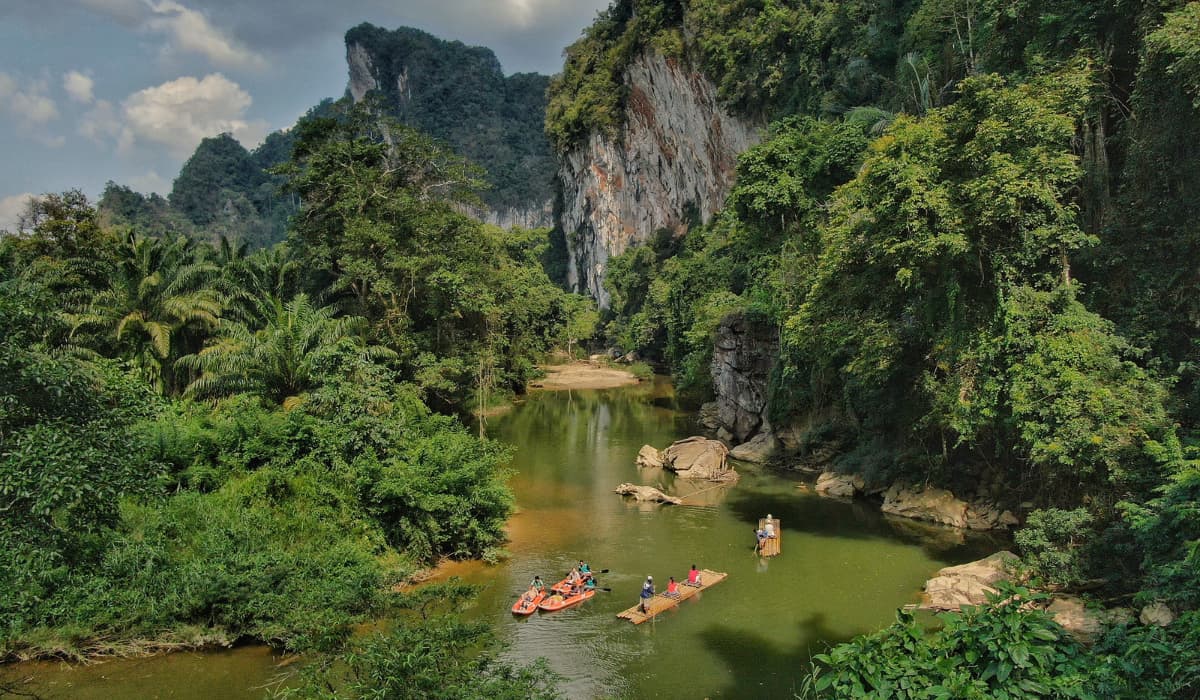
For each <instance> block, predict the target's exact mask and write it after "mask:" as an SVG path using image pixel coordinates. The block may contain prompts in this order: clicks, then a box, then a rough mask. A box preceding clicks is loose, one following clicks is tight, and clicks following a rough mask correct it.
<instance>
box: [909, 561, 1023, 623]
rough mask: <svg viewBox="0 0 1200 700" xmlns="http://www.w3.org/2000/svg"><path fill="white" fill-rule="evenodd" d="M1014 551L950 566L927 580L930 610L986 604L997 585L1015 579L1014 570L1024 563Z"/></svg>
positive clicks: (924, 603) (927, 606) (924, 605)
mask: <svg viewBox="0 0 1200 700" xmlns="http://www.w3.org/2000/svg"><path fill="white" fill-rule="evenodd" d="M1020 561H1021V560H1020V559H1018V558H1017V555H1015V554H1013V553H1012V552H1007V551H1000V552H996V553H995V554H993V555H991V556H990V557H986V558H984V559H980V560H978V561H973V562H968V563H966V564H960V565H959V566H947V567H946V568H944V569H941V570H939V571H938V572H937V575H936V576H934V577H933V578H931V579H929V580H928V581H926V582H925V601H924V602H923V603H921V607H923V608H926V609H929V610H958V609H959V608H961V607H962V606H964V605H982V604H983V603H986V602H987V596H988V594H990V593H995V592H996V588H995V584H997V583H998V582H1000V581H1011V580H1012V570H1013V569H1014V567H1015V566H1016V565H1017V564H1018V563H1020Z"/></svg>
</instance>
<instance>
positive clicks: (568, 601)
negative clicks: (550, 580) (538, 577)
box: [538, 588, 596, 612]
mask: <svg viewBox="0 0 1200 700" xmlns="http://www.w3.org/2000/svg"><path fill="white" fill-rule="evenodd" d="M594 595H596V589H594V588H585V589H583V591H581V592H579V593H576V594H575V595H569V596H564V595H563V594H561V593H555V594H554V595H552V596H550V597H549V598H546V599H545V600H543V601H542V602H540V603H538V607H539V608H541V609H542V610H545V611H546V612H554V611H555V610H562V609H563V608H567V607H570V606H572V605H575V604H576V603H582V602H583V601H585V600H587V599H588V598H591V597H592V596H594Z"/></svg>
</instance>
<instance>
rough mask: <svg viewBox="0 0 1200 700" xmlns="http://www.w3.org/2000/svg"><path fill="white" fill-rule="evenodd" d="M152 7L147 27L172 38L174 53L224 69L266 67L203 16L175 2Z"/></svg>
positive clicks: (263, 61)
mask: <svg viewBox="0 0 1200 700" xmlns="http://www.w3.org/2000/svg"><path fill="white" fill-rule="evenodd" d="M149 4H150V9H151V10H153V12H154V17H152V18H150V19H149V20H148V21H147V22H146V26H147V27H148V28H150V29H152V30H156V31H161V32H163V33H165V34H168V35H169V36H171V37H172V38H173V39H174V40H175V41H174V44H172V45H171V48H172V49H174V50H179V51H184V52H188V53H198V54H200V55H202V56H207V57H208V59H209V60H210V61H212V62H213V63H215V64H217V65H218V66H221V67H224V68H253V69H262V68H265V67H266V65H267V62H266V60H265V59H264V58H263V57H262V56H260V55H259V54H257V53H255V52H253V51H251V50H250V49H248V48H246V47H244V46H242V45H240V44H238V43H237V42H236V41H234V40H233V39H231V38H229V37H227V36H225V34H223V33H222V32H221V31H220V30H219V29H217V28H216V27H214V26H213V25H212V24H211V23H209V21H208V18H207V17H205V16H204V15H202V14H200V13H199V12H197V11H195V10H192V9H189V8H187V7H184V6H183V5H182V4H180V3H178V2H175V0H161V1H160V2H157V3H155V2H151V3H149Z"/></svg>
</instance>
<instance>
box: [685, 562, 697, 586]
mask: <svg viewBox="0 0 1200 700" xmlns="http://www.w3.org/2000/svg"><path fill="white" fill-rule="evenodd" d="M687 585H689V586H699V585H700V572H699V571H697V570H696V565H695V564H692V570H691V571H689V572H688V580H687Z"/></svg>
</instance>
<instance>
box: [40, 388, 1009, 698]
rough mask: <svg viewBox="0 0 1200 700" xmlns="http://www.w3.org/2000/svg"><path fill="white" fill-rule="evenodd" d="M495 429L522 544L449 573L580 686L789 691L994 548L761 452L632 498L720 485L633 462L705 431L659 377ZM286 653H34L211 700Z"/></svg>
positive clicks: (716, 692) (589, 394) (58, 694)
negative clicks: (655, 605) (832, 490)
mask: <svg viewBox="0 0 1200 700" xmlns="http://www.w3.org/2000/svg"><path fill="white" fill-rule="evenodd" d="M486 428H487V431H488V434H489V435H490V436H492V437H494V438H497V439H500V440H503V441H506V442H509V443H511V444H514V445H516V446H517V454H516V457H515V458H514V461H513V465H512V468H513V470H514V474H513V478H512V486H513V489H514V491H515V492H516V496H517V504H518V509H519V510H518V512H517V514H516V515H515V516H514V517H513V518H512V520H511V522H510V526H509V536H510V544H509V545H508V550H509V552H510V553H511V555H512V556H511V558H509V559H508V560H507V561H505V562H504V563H503V564H500V565H497V566H489V565H486V564H483V563H479V562H468V563H460V564H453V565H450V566H446V567H443V568H442V569H441V571H440V574H439V575H440V576H441V577H448V576H452V575H454V576H459V577H461V578H463V579H465V580H467V581H470V582H473V583H478V584H481V585H482V586H483V592H482V594H481V596H480V597H479V600H478V602H477V603H476V604H475V606H474V608H473V609H472V610H470V611H468V613H467V614H468V615H472V616H477V617H481V618H485V619H488V620H490V621H491V622H493V623H494V624H495V625H496V628H497V630H498V632H499V634H500V636H501V637H502V638H503V639H505V640H506V641H508V642H509V643H510V647H509V650H508V651H507V652H506V656H507V658H509V659H512V660H520V659H526V658H533V657H538V656H544V657H547V658H548V659H549V661H550V665H551V667H552V668H553V669H555V670H556V671H557V672H558V673H560V674H562V675H563V676H565V677H566V679H567V680H566V690H567V691H568V692H569V693H570V696H571V697H586V698H595V697H628V698H676V697H694V698H704V697H710V698H759V697H761V698H780V697H784V698H786V697H791V693H792V691H793V689H794V688H795V686H796V683H797V682H798V678H799V677H800V675H801V674H802V673H803V670H804V667H805V664H806V660H807V659H808V658H809V655H810V654H812V653H818V652H819V651H821V650H822V649H824V648H825V646H826V645H827V644H831V643H836V642H840V641H843V640H846V639H849V638H850V637H853V636H854V635H857V634H861V633H863V632H869V631H872V630H876V629H879V628H880V627H883V626H886V625H887V624H889V623H890V622H891V621H892V619H893V616H894V613H895V610H896V608H898V607H900V606H902V605H904V604H906V603H910V602H914V601H916V600H917V599H918V597H919V594H920V588H921V584H922V583H923V582H924V581H925V580H926V579H927V578H928V577H929V576H930V574H932V573H933V572H934V571H936V570H937V569H938V568H941V567H943V566H946V565H949V564H958V563H962V562H965V561H969V560H971V559H975V558H978V557H980V556H983V555H986V554H989V553H991V552H992V551H995V546H996V543H995V542H991V541H988V540H987V539H986V538H970V539H964V537H963V535H962V533H960V532H958V531H955V530H951V529H948V528H938V527H932V526H929V527H926V526H921V525H919V524H916V523H911V522H909V521H904V520H895V519H889V518H884V517H883V516H882V515H881V514H880V513H879V512H878V509H877V507H875V506H872V505H870V504H865V503H845V502H840V501H833V500H828V499H824V498H820V497H818V496H816V495H814V494H812V493H811V492H809V491H807V490H805V489H803V488H799V487H801V486H802V483H803V482H802V481H801V480H800V479H799V477H791V476H789V475H786V474H779V473H776V472H770V471H766V470H764V469H762V468H759V467H756V466H753V465H741V464H739V465H737V468H738V470H739V472H741V474H742V478H741V480H740V481H739V482H738V483H737V484H736V485H733V486H730V487H721V488H717V489H710V490H705V491H704V492H703V493H699V494H698V495H697V496H696V497H694V498H693V499H689V501H688V503H689V505H684V506H660V505H650V504H636V503H634V502H632V501H627V500H625V499H623V498H622V497H620V496H617V495H615V494H613V493H612V490H613V488H614V487H615V486H616V485H617V484H619V483H621V482H623V481H633V482H636V483H651V484H657V485H659V486H660V488H662V489H663V490H664V491H667V492H669V493H679V494H681V495H682V494H685V493H687V492H688V491H689V490H693V491H694V490H696V489H699V488H703V489H707V488H708V485H707V484H705V485H700V486H693V485H690V484H686V483H685V482H682V481H680V482H678V483H676V482H675V480H674V479H673V477H672V475H671V474H669V473H665V472H655V473H651V472H648V471H646V470H643V472H642V473H641V474H639V473H638V468H637V467H636V466H635V464H634V457H635V456H636V454H637V451H638V449H639V448H640V447H641V446H642V445H643V444H651V445H655V446H658V447H664V446H666V445H668V444H670V443H671V442H672V441H673V440H676V439H679V438H680V437H685V436H687V435H691V434H694V433H695V432H696V430H695V427H694V426H693V425H691V423H690V417H689V416H688V415H687V414H685V413H683V412H680V411H678V410H676V409H675V407H674V403H673V400H672V397H671V393H670V387H669V385H668V384H666V383H665V382H663V381H661V380H660V381H656V382H652V383H644V384H641V385H638V386H636V387H627V388H622V389H610V390H591V391H555V392H549V391H546V392H535V393H532V394H530V395H529V397H528V398H527V399H526V400H525V401H523V402H522V403H521V404H519V405H518V406H516V407H515V408H514V409H513V410H511V411H509V412H508V413H507V414H504V415H502V416H497V417H493V418H492V419H490V420H489V422H488V424H487V426H486ZM693 503H694V505H693ZM768 512H769V513H771V514H773V515H774V516H775V517H778V518H780V519H781V520H782V525H783V533H782V546H783V552H782V555H781V556H779V557H776V558H773V559H770V560H765V559H760V558H759V557H758V556H757V555H756V554H755V553H754V535H753V527H754V525H755V523H757V520H758V518H760V517H763V516H765V515H766V514H767V513H768ZM580 558H583V559H586V560H588V561H589V562H590V563H591V565H592V568H593V569H596V570H599V569H609V570H610V572H609V573H607V574H604V575H602V576H600V577H599V581H600V585H601V586H603V587H608V588H612V592H611V593H606V592H601V593H598V594H597V595H596V596H595V597H594V598H592V599H591V600H589V601H586V602H585V603H583V604H582V605H580V606H578V607H576V608H574V609H568V610H565V611H562V612H558V613H537V614H535V615H533V616H531V617H529V618H514V617H513V616H512V615H511V613H510V612H509V610H508V609H509V606H510V605H511V604H512V602H513V600H515V598H516V595H517V594H518V592H519V591H521V590H523V589H524V587H525V586H526V585H527V584H528V582H529V580H530V579H531V578H532V577H533V576H534V575H535V574H539V575H541V576H542V578H544V579H546V580H547V581H550V582H553V581H555V580H557V579H558V578H560V577H561V576H562V575H563V574H564V573H565V572H566V571H567V570H568V569H569V568H570V567H571V565H572V564H573V563H574V562H575V561H577V560H578V559H580ZM692 564H696V565H697V566H698V567H699V568H701V569H713V570H716V571H724V572H728V574H729V578H727V579H726V580H725V581H724V582H723V583H721V584H720V585H717V586H715V587H713V588H711V589H709V590H707V591H704V592H703V593H702V594H701V595H699V596H697V597H695V598H693V599H691V600H688V601H685V602H684V604H682V605H680V606H679V607H678V608H676V609H674V610H671V611H668V612H666V613H664V614H662V615H660V616H658V617H657V618H655V619H654V620H652V621H650V622H647V623H645V624H643V625H640V626H634V625H632V624H630V623H628V622H626V621H624V620H618V619H617V618H616V617H615V616H616V614H617V613H618V612H620V611H621V610H623V609H625V608H627V607H629V606H631V605H633V604H634V603H635V602H636V600H637V594H638V591H639V589H640V586H641V583H642V581H643V580H644V579H645V577H646V576H647V575H648V574H649V575H653V576H654V579H655V582H656V583H658V585H659V586H660V588H661V587H662V586H664V585H665V584H666V581H667V577H668V576H670V575H674V576H675V577H676V578H677V579H678V578H681V577H683V576H685V575H686V572H687V570H688V568H689V567H690V566H691V565H692ZM279 661H280V659H279V657H277V656H276V655H273V654H272V653H270V652H269V651H268V650H266V649H265V648H263V647H247V648H241V649H233V650H230V651H225V652H220V653H186V654H173V655H169V656H164V657H156V658H150V659H138V660H129V661H111V662H107V663H102V664H97V665H93V666H88V667H81V668H68V667H65V666H62V665H58V664H45V663H43V664H25V665H23V666H22V667H21V669H22V670H23V671H24V672H26V673H27V674H28V675H31V676H34V677H35V679H36V682H35V683H34V684H33V685H32V686H31V689H33V690H36V691H37V692H39V693H40V694H42V695H43V696H44V697H47V698H67V697H69V698H80V699H83V700H88V699H90V698H97V699H99V698H106V699H107V698H178V699H184V700H190V699H192V698H195V699H197V700H198V699H200V698H215V697H220V698H260V697H263V695H264V694H265V691H264V690H263V688H264V686H265V685H266V684H269V683H270V682H271V680H272V679H273V678H275V677H276V676H277V675H278V674H279V673H280V671H281V669H279V668H277V666H276V664H277V663H279Z"/></svg>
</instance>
